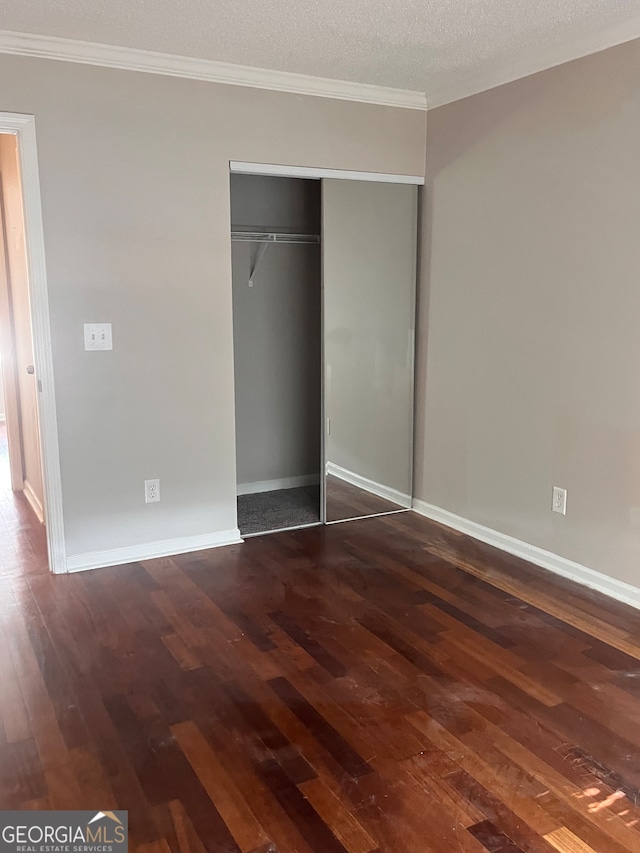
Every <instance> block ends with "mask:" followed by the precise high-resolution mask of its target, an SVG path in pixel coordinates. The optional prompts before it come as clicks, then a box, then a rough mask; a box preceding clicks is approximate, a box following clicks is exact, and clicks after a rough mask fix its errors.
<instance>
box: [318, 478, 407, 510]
mask: <svg viewBox="0 0 640 853" xmlns="http://www.w3.org/2000/svg"><path fill="white" fill-rule="evenodd" d="M400 509H403V507H401V506H400V505H399V504H396V503H393V501H389V500H387V499H386V498H381V497H379V496H378V495H374V494H372V493H371V492H367V491H365V490H364V489H359V488H358V487H357V486H352V485H351V483H347V482H345V480H340V479H339V478H338V477H334V476H332V475H329V476H328V477H327V521H343V520H344V519H350V518H361V517H362V516H363V515H379V514H380V513H383V512H397V511H398V510H400Z"/></svg>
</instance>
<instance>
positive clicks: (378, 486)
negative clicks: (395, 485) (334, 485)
mask: <svg viewBox="0 0 640 853" xmlns="http://www.w3.org/2000/svg"><path fill="white" fill-rule="evenodd" d="M327 474H330V475H332V476H333V477H337V478H338V479H339V480H344V481H345V483H349V484H350V485H352V486H357V487H358V488H359V489H363V490H364V491H365V492H370V493H371V494H372V495H377V496H378V497H379V498H385V499H386V500H388V501H391V502H392V503H395V504H400V506H402V507H406V508H407V509H411V505H412V500H411V495H405V494H403V493H402V492H399V491H398V490H397V489H392V488H390V487H389V486H383V485H382V483H376V482H375V480H369V479H368V478H367V477H362V476H360V474H356V473H354V472H353V471H349V470H347V469H346V468H342V467H341V466H340V465H336V464H335V463H334V462H327Z"/></svg>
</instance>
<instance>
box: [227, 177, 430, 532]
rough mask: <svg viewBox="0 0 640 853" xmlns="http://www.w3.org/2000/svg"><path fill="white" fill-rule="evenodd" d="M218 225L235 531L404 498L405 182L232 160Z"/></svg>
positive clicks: (408, 225)
mask: <svg viewBox="0 0 640 853" xmlns="http://www.w3.org/2000/svg"><path fill="white" fill-rule="evenodd" d="M242 165H244V164H242ZM231 229H232V230H231V245H232V281H233V326H234V358H235V368H234V369H235V388H236V457H237V459H236V462H237V475H238V526H239V529H240V532H241V534H242V535H243V536H248V535H253V534H256V533H261V532H270V531H272V530H282V529H287V528H295V527H302V526H306V525H312V524H319V523H327V524H329V523H334V522H338V521H345V520H348V519H355V518H363V517H367V516H370V515H379V514H385V513H390V512H398V511H402V510H405V509H408V508H410V507H411V500H412V499H411V494H412V469H413V384H414V318H415V282H416V233H417V188H416V187H415V186H413V185H411V184H409V183H404V182H399V183H393V182H390V181H380V182H379V181H372V180H344V179H335V178H322V179H309V178H303V177H281V176H276V175H273V174H259V173H258V174H251V173H248V172H247V170H245V169H242V171H240V172H234V171H233V164H232V174H231Z"/></svg>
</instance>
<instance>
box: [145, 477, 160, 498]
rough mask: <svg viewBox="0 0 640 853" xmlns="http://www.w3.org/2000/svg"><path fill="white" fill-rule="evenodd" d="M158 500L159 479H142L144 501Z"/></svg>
mask: <svg viewBox="0 0 640 853" xmlns="http://www.w3.org/2000/svg"><path fill="white" fill-rule="evenodd" d="M159 500H160V480H145V481H144V502H145V503H146V504H154V503H157V502H158V501H159Z"/></svg>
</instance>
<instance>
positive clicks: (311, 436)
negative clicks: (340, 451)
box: [231, 175, 322, 536]
mask: <svg viewBox="0 0 640 853" xmlns="http://www.w3.org/2000/svg"><path fill="white" fill-rule="evenodd" d="M231 228H232V231H231V246H232V284H233V334H234V369H235V388H236V395H235V396H236V462H237V478H238V526H239V528H240V531H241V533H242V535H243V536H244V535H249V534H252V533H258V532H264V531H270V530H278V529H280V530H281V529H283V528H289V527H301V526H304V525H307V524H317V523H319V522H320V520H321V501H320V480H321V398H322V394H321V383H322V362H321V346H322V339H321V332H322V328H321V271H320V183H319V182H318V181H308V180H301V179H296V178H279V177H270V176H261V175H231Z"/></svg>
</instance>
